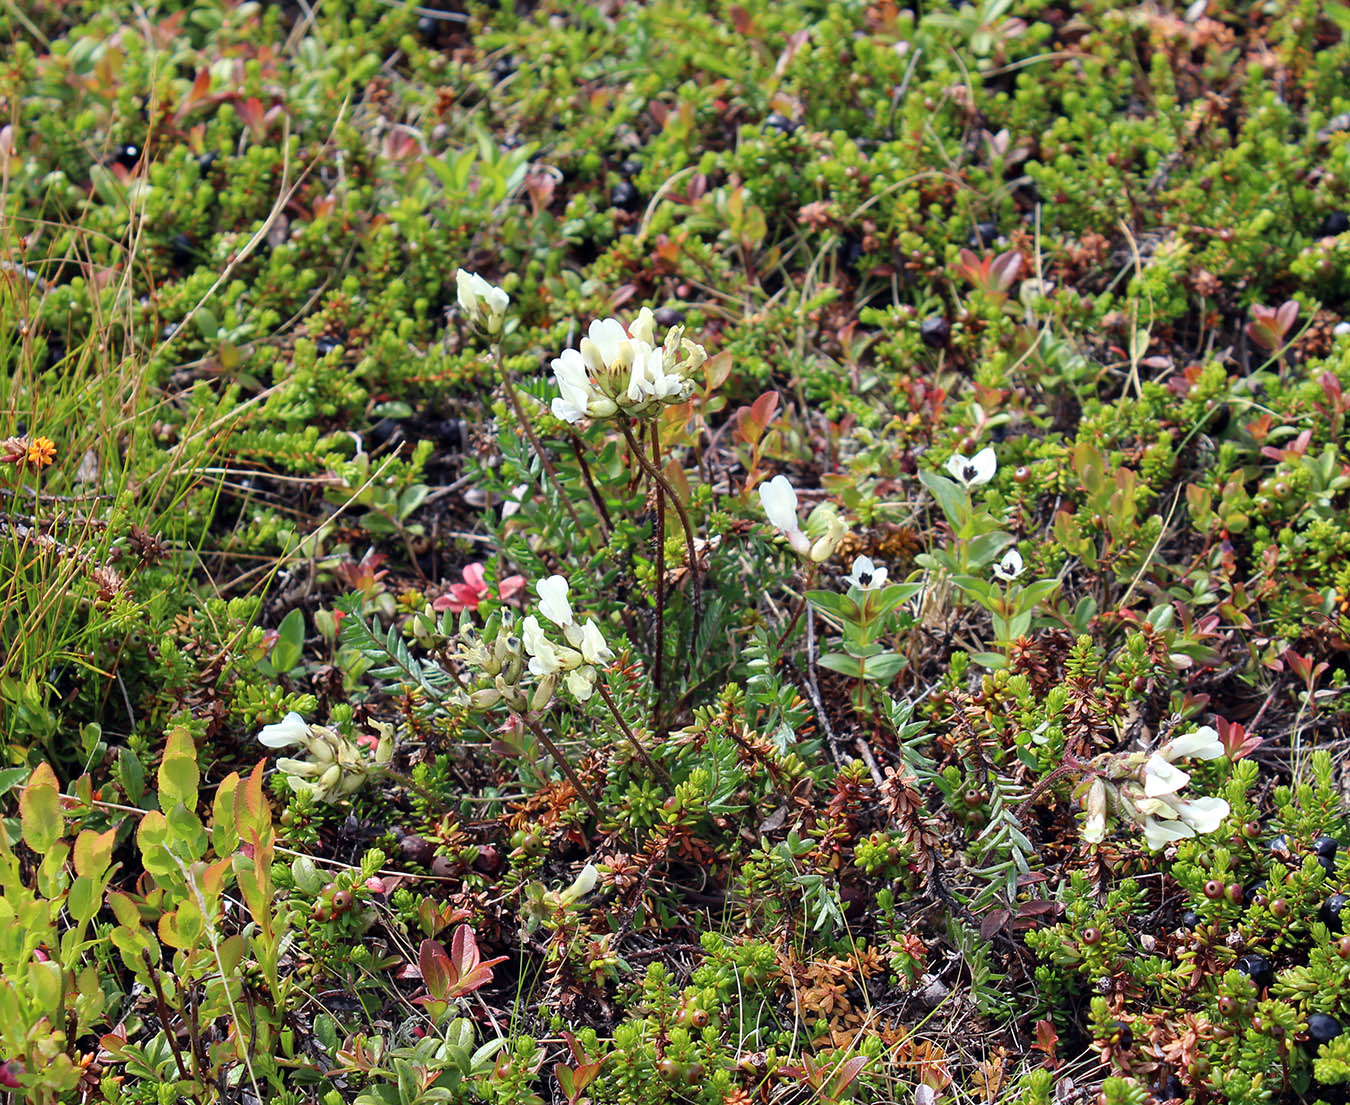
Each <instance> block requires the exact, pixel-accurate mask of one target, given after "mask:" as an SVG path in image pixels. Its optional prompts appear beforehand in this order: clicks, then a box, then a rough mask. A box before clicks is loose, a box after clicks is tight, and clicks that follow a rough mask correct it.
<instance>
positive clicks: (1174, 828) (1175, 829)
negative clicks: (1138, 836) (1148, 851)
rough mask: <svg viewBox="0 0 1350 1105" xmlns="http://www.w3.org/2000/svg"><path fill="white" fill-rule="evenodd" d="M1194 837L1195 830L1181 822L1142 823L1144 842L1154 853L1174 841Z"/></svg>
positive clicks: (1146, 821)
mask: <svg viewBox="0 0 1350 1105" xmlns="http://www.w3.org/2000/svg"><path fill="white" fill-rule="evenodd" d="M1194 835H1195V830H1194V829H1192V828H1191V827H1190V826H1189V825H1187V824H1186V823H1185V822H1182V821H1155V820H1154V819H1153V818H1151V817H1150V818H1147V819H1146V820H1145V821H1144V840H1145V841H1147V843H1148V846H1149V847H1150V848H1152V849H1153V850H1154V851H1155V852H1156V851H1158V849H1160V848H1162V847H1164V846H1165V845H1167V844H1171V843H1172V842H1173V841H1174V840H1185V839H1186V838H1187V837H1191V836H1194Z"/></svg>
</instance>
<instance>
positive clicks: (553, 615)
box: [522, 575, 614, 702]
mask: <svg viewBox="0 0 1350 1105" xmlns="http://www.w3.org/2000/svg"><path fill="white" fill-rule="evenodd" d="M534 589H535V590H536V591H537V592H538V593H539V613H541V614H543V615H544V617H546V618H547V619H548V620H549V621H551V622H552V623H553V624H554V625H556V626H558V627H559V628H560V629H561V630H562V631H563V637H565V638H566V640H567V645H566V646H562V645H555V644H554V643H553V642H552V641H550V640H549V639H548V638H547V637H546V636H545V635H544V628H543V626H541V625H540V624H539V619H538V618H536V617H535V616H534V615H533V614H531V615H530V616H529V617H527V618H526V619H525V622H524V625H523V627H522V636H523V638H524V642H525V651H526V653H528V654H529V657H530V671H531V672H532V673H533V674H534V675H537V676H539V677H540V678H541V679H543V680H553V681H556V680H557V678H558V676H559V675H562V676H563V677H564V680H565V682H566V684H567V689H568V690H569V691H570V692H571V693H572V694H573V695H574V696H575V697H576V698H577V700H578V701H580V702H585V701H586V700H587V699H588V698H590V697H591V695H592V693H594V691H595V678H596V671H595V666H596V665H597V664H599V665H602V666H603V665H605V664H608V663H609V662H610V661H611V660H613V659H614V653H613V652H611V651H610V648H609V646H608V645H607V644H605V638H604V635H603V634H602V633H601V632H600V627H599V626H598V625H596V624H595V620H594V619H590V620H589V621H587V622H586V624H585V625H581V624H579V623H578V622H577V620H576V617H575V615H573V613H572V605H571V603H569V602H568V601H567V590H568V587H567V580H566V579H564V578H563V577H562V576H559V575H552V576H549V577H548V579H541V580H539V582H537V583H536V584H535V585H534Z"/></svg>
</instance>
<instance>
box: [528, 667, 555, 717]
mask: <svg viewBox="0 0 1350 1105" xmlns="http://www.w3.org/2000/svg"><path fill="white" fill-rule="evenodd" d="M557 686H558V677H557V676H556V675H546V676H544V678H543V679H541V680H539V686H537V687H535V689H534V695H533V696H532V697H531V698H530V709H531V710H533V711H534V712H536V713H538V712H539V711H540V710H543V709H545V708H546V707H547V706H548V704H549V703H550V702H552V701H553V692H554V691H555V690H556V689H557Z"/></svg>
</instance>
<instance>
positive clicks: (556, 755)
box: [520, 714, 605, 828]
mask: <svg viewBox="0 0 1350 1105" xmlns="http://www.w3.org/2000/svg"><path fill="white" fill-rule="evenodd" d="M520 720H521V721H523V722H524V723H525V724H526V725H527V726H529V729H530V732H532V733H533V734H534V735H535V736H536V737H538V738H539V743H540V744H542V745H543V746H544V747H545V748H547V749H548V751H549V755H550V756H552V757H553V760H554V762H555V763H556V764H557V765H558V768H559V770H561V771H562V773H563V774H564V775H565V776H567V781H568V782H569V783H571V784H572V789H573V790H575V791H576V792H577V797H578V798H580V799H581V800H582V801H583V802H585V803H586V805H587V806H589V807H590V811H591V813H593V814H595V823H596V827H597V828H599V826H600V823H601V822H602V821H603V820H604V818H605V815H604V814H603V813H601V812H600V807H599V806H597V805H596V804H595V799H594V798H592V797H591V793H590V791H588V790H587V789H586V788H585V787H584V786H582V785H581V780H580V779H578V778H577V773H576V772H575V771H573V770H572V765H571V764H570V763H568V762H567V757H566V756H564V755H563V754H562V752H561V750H560V749H559V748H558V746H557V745H556V744H554V743H553V741H552V739H550V737H549V735H548V734H547V733H545V732H544V730H543V728H542V727H541V726H540V725H539V723H538V722H537V721H535V720H534V718H533V717H532V716H531V715H530V714H522V715H520Z"/></svg>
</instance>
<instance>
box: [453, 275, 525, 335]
mask: <svg viewBox="0 0 1350 1105" xmlns="http://www.w3.org/2000/svg"><path fill="white" fill-rule="evenodd" d="M455 290H456V292H457V294H458V297H459V306H460V309H461V310H462V311H463V312H464V313H465V314H466V315H467V316H468V317H469V320H470V321H471V322H472V323H473V324H474V325H475V326H477V327H479V328H480V329H481V330H482V331H483V332H484V333H486V334H489V335H491V334H498V333H500V332H501V328H502V322H503V320H504V319H505V318H506V308H507V307H508V306H509V305H510V303H511V297H510V296H509V295H507V294H506V293H505V292H504V291H502V290H501V288H498V287H497V286H496V285H494V284H489V283H488V282H487V281H486V280H484V279H483V278H482V277H481V276H479V275H478V274H477V273H476V272H466V271H465V270H464V269H460V270H459V271H457V272H456V273H455Z"/></svg>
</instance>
